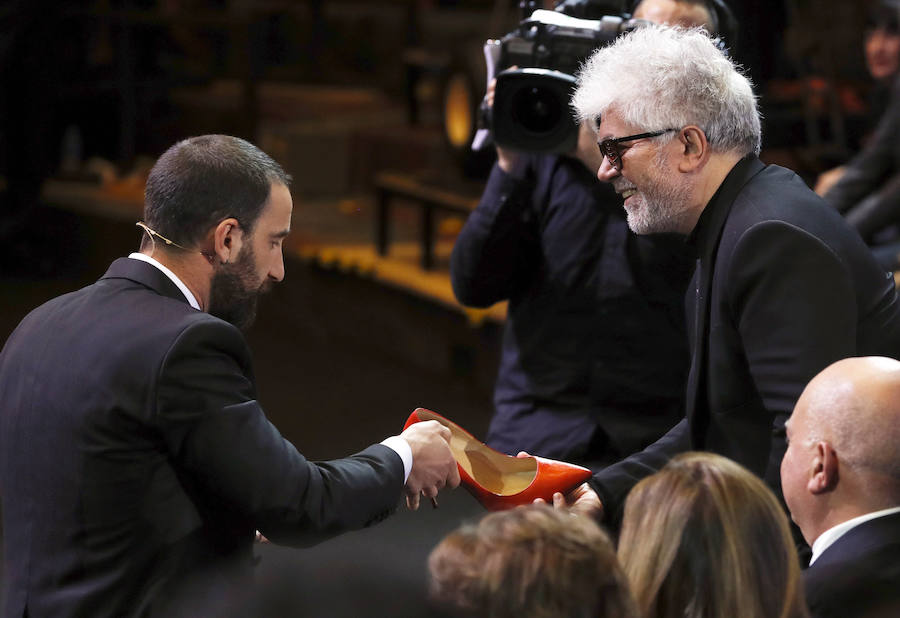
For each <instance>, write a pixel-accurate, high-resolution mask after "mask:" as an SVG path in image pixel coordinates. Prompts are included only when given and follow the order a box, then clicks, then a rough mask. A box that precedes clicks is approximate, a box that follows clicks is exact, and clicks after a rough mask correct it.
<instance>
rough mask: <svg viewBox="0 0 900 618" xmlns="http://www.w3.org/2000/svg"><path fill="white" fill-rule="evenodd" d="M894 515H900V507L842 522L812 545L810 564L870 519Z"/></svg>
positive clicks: (820, 536) (824, 533) (821, 535)
mask: <svg viewBox="0 0 900 618" xmlns="http://www.w3.org/2000/svg"><path fill="white" fill-rule="evenodd" d="M894 513H900V506H895V507H893V508H890V509H883V510H881V511H875V512H873V513H866V514H865V515H860V516H859V517H854V518H853V519H848V520H847V521H845V522H842V523H840V524H838V525H836V526H834V527H833V528H829V529H828V530H826V531H825V532H823V533H822V534H820V535H819V538H817V539H816V540H815V541H813V544H812V558H810V559H809V564H810V565H812V563H813V562H815V561H816V560H817V559H818V558H819V556H821V555H822V552H824V551H825V550H826V549H828V548H829V547H831V545H832V544H833V543H834V542H835V541H837V540H838V539H839V538H841V537H842V536H844V535H845V534H847V533H848V532H850V530H852V529H853V528H855V527H856V526H858V525H860V524H861V523H864V522H867V521H869V520H870V519H875V518H876V517H884V516H885V515H893V514H894Z"/></svg>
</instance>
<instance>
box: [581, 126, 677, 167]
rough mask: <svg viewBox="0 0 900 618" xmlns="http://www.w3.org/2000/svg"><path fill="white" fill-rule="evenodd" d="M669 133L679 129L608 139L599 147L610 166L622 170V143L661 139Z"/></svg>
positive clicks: (600, 142)
mask: <svg viewBox="0 0 900 618" xmlns="http://www.w3.org/2000/svg"><path fill="white" fill-rule="evenodd" d="M669 131H678V129H663V130H662V131H651V132H650V133H638V134H637V135H626V136H625V137H608V138H606V139H604V140H601V141H599V142H597V147H598V148H600V152H601V153H602V154H603V156H604V157H606V158H607V160H609V164H610V165H612V166H613V167H614V168H616V169H617V170H621V169H622V152H621V151H620V150H619V144H621V143H622V142H631V141H634V140H636V139H644V138H647V137H659V136H660V135H662V134H663V133H668V132H669Z"/></svg>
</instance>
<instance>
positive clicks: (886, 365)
mask: <svg viewBox="0 0 900 618" xmlns="http://www.w3.org/2000/svg"><path fill="white" fill-rule="evenodd" d="M800 399H801V401H800V402H798V406H797V407H798V408H799V407H801V403H803V404H805V405H804V406H803V407H804V411H803V412H804V413H805V414H806V415H807V416H808V417H809V418H810V419H811V420H812V423H811V427H810V432H811V435H810V437H811V438H813V439H823V440H828V441H830V442H831V444H832V446H834V448H835V450H837V452H838V454H839V455H840V456H841V459H842V460H844V462H845V463H847V464H849V465H853V466H864V467H868V468H871V469H872V470H873V471H874V472H880V473H883V474H888V475H892V476H895V477H898V478H900V449H898V448H897V447H898V444H900V362H898V361H896V360H894V359H892V358H883V357H876V356H870V357H865V358H847V359H844V360H842V361H838V362H836V363H834V364H833V365H831V366H829V367H828V368H826V369H825V370H824V371H822V372H821V373H820V374H819V375H817V376H816V377H815V378H813V380H812V381H811V382H810V383H809V385H808V386H807V387H806V389H805V390H804V392H803V394H802V395H801V398H800ZM804 399H805V400H806V401H803V400H804Z"/></svg>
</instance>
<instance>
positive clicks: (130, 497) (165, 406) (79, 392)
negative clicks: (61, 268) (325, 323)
mask: <svg viewBox="0 0 900 618" xmlns="http://www.w3.org/2000/svg"><path fill="white" fill-rule="evenodd" d="M0 402H2V406H0V492H2V493H0V496H2V500H3V531H4V542H5V547H4V550H5V551H4V571H5V577H4V582H3V583H4V586H5V595H4V598H5V600H4V608H3V616H6V617H8V618H12V617H14V616H15V617H19V616H23V615H25V613H26V609H27V613H28V615H31V616H144V615H162V614H165V613H167V610H165V609H164V608H163V606H164V605H165V603H166V602H167V601H168V600H170V599H172V598H174V597H175V596H177V594H176V593H177V591H178V590H179V588H180V587H181V586H182V585H183V584H185V583H186V582H188V581H191V583H192V585H194V584H197V582H202V585H200V584H197V585H196V586H195V587H194V590H195V592H196V593H197V594H215V593H214V592H209V590H210V588H209V587H210V586H211V587H213V588H215V587H216V586H224V587H227V585H228V581H229V578H228V577H226V574H228V575H229V576H230V575H231V574H233V573H238V574H246V572H247V571H249V570H250V568H251V566H252V552H251V546H252V541H253V536H254V529H258V530H260V531H261V532H262V533H263V534H264V535H265V536H267V537H268V538H269V539H271V540H272V541H274V542H276V543H282V544H289V545H305V544H312V543H315V542H317V541H319V540H322V539H324V538H327V537H328V536H331V535H334V534H337V533H339V532H342V531H344V530H348V529H353V528H359V527H363V526H366V525H369V524H370V523H373V522H375V521H378V520H380V519H383V518H384V517H386V516H387V515H388V514H389V513H390V512H392V510H393V509H395V508H396V505H397V502H398V499H399V498H400V495H401V490H402V486H403V464H402V461H401V460H400V457H399V456H398V455H397V454H396V453H395V452H393V451H392V450H391V449H389V448H387V447H385V446H382V445H374V446H371V447H369V448H368V449H366V450H365V451H363V452H362V453H359V454H356V455H354V456H352V457H348V458H346V459H341V460H337V461H331V462H327V463H322V464H314V463H311V462H309V461H307V460H306V459H304V457H303V456H302V455H301V454H300V453H298V452H297V450H296V449H295V448H294V446H293V445H291V444H290V443H289V442H287V441H286V440H285V439H284V438H282V436H281V435H280V434H279V433H278V431H277V430H276V429H275V427H274V426H272V425H271V424H270V423H269V421H268V420H267V419H266V417H265V415H264V414H263V411H262V409H261V408H260V406H259V403H258V402H257V401H256V393H255V387H254V379H253V373H252V368H251V363H250V355H249V350H248V349H247V346H246V343H245V341H244V338H243V336H242V335H241V333H240V332H239V331H238V330H237V329H236V328H235V327H234V326H232V325H231V324H228V323H226V322H224V321H222V320H219V319H218V318H215V317H212V316H210V315H209V314H206V313H203V312H200V311H196V310H194V309H193V308H191V307H190V305H188V303H187V302H186V301H185V298H184V296H183V295H182V294H181V292H180V291H179V290H178V289H177V287H176V286H175V285H174V284H173V283H172V282H171V280H169V279H168V278H166V276H165V275H164V274H163V273H162V272H160V271H159V270H158V269H157V268H155V267H154V266H152V265H150V264H147V263H145V262H141V261H138V260H132V259H119V260H117V261H115V262H114V263H113V264H112V265H111V267H110V268H109V270H108V272H107V273H106V274H105V275H104V276H103V278H102V279H100V280H99V281H98V282H97V283H95V284H93V285H91V286H88V287H86V288H84V289H82V290H79V291H77V292H73V293H71V294H67V295H64V296H61V297H59V298H56V299H54V300H51V301H50V302H48V303H46V304H44V305H42V306H41V307H39V308H37V309H35V310H34V311H32V312H31V313H30V314H29V315H28V316H27V317H26V318H25V319H24V320H23V321H22V323H21V324H20V325H19V326H18V328H17V329H16V330H15V332H14V333H13V334H12V335H11V336H10V338H9V340H8V341H7V342H6V345H5V347H4V349H3V352H2V354H0ZM222 589H223V588H221V587H220V588H219V590H220V591H221V590H222ZM224 589H225V590H227V588H224ZM204 590H206V591H205V592H204Z"/></svg>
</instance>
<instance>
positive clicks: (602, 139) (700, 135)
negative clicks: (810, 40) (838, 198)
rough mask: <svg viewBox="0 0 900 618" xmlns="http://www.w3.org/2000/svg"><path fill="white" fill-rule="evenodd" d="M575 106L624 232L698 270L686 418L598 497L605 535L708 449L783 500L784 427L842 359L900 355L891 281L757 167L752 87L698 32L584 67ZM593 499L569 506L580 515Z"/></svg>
mask: <svg viewBox="0 0 900 618" xmlns="http://www.w3.org/2000/svg"><path fill="white" fill-rule="evenodd" d="M573 102H574V106H575V108H576V109H577V112H578V115H579V116H580V118H581V119H582V120H588V121H590V122H593V123H594V126H596V128H597V136H598V138H599V140H598V144H599V147H600V150H601V152H602V153H603V155H604V160H603V163H602V165H601V167H600V169H599V171H598V176H599V178H600V179H601V180H604V181H607V182H610V183H612V184H613V186H614V188H615V189H616V191H617V192H618V193H619V194H620V195H621V196H622V198H623V199H624V202H625V210H626V211H627V215H628V223H629V225H630V227H631V228H632V229H633V230H634V231H635V232H637V233H639V234H648V233H655V232H675V233H679V234H682V235H684V236H686V237H687V243H688V247H689V248H690V249H691V250H692V251H693V252H694V254H695V256H696V267H695V272H694V276H693V279H692V281H691V284H690V286H689V288H688V292H687V299H686V300H687V303H686V305H687V311H688V313H687V321H688V333H689V338H690V341H689V345H690V348H691V369H690V373H689V377H688V380H687V390H686V408H685V411H686V416H685V418H684V419H683V420H682V421H681V422H680V423H678V424H677V425H676V426H675V427H673V428H672V429H671V430H670V431H669V432H668V433H667V434H666V435H665V436H663V437H662V438H660V440H659V441H657V442H656V443H654V444H653V445H651V446H649V447H648V448H646V449H645V450H644V451H642V452H640V453H637V454H635V455H633V456H631V457H629V458H627V459H625V460H623V461H621V462H619V463H617V464H614V465H613V466H610V467H609V468H607V469H605V470H603V471H602V472H600V473H598V474H597V475H595V477H594V479H593V481H592V488H593V489H594V490H595V491H596V492H597V494H598V495H599V498H600V501H601V502H602V504H603V508H604V509H605V511H606V513H607V516H609V517H610V518H611V519H613V520H614V519H615V517H616V516H617V514H618V510H619V508H620V507H621V504H622V501H623V499H624V497H625V495H626V494H627V493H628V490H629V489H630V488H631V487H632V486H633V485H634V484H635V483H636V482H637V481H638V480H639V479H640V478H642V477H644V476H647V475H648V474H650V473H652V472H653V471H655V470H657V469H659V468H660V467H662V466H663V465H664V464H665V462H666V461H668V459H669V458H670V457H671V456H672V455H674V454H675V453H678V452H681V451H685V450H707V451H713V452H717V453H720V454H722V455H725V456H727V457H730V458H732V459H734V460H735V461H737V462H739V463H741V464H742V465H744V466H746V467H747V468H749V469H750V470H752V471H753V472H755V473H756V474H758V475H759V476H760V477H762V478H763V479H765V480H766V481H767V482H768V483H769V485H770V486H771V487H772V488H773V489H775V490H776V494H777V495H780V493H781V491H780V482H779V465H780V462H781V458H782V455H783V454H784V450H785V443H784V436H783V428H784V422H785V420H786V419H787V418H788V416H789V415H790V413H791V410H792V409H793V407H794V404H795V403H796V401H797V399H798V398H799V396H800V393H801V392H802V390H803V388H804V386H805V385H806V384H807V382H809V380H810V379H811V378H812V377H813V376H814V375H816V374H817V373H818V372H819V371H821V370H822V369H824V368H825V367H827V366H828V365H830V364H831V363H832V362H834V361H836V360H839V359H841V358H845V357H848V356H857V355H880V356H890V357H897V356H900V304H898V299H897V294H896V292H895V290H894V284H893V280H892V279H891V278H890V276H889V275H888V274H886V273H884V272H883V271H882V270H881V269H879V267H878V266H877V265H876V263H875V261H874V259H873V258H872V256H871V254H870V253H869V251H868V249H867V248H866V246H865V245H864V244H863V242H862V240H861V239H860V238H859V236H858V235H857V234H856V233H855V232H853V231H852V230H851V229H850V228H849V227H848V226H847V225H846V223H845V222H844V221H843V220H842V219H841V217H840V216H839V215H837V214H836V213H835V212H834V210H833V209H832V208H830V207H829V206H828V205H826V204H825V203H824V202H823V201H822V200H821V199H819V197H818V196H816V195H815V193H813V192H812V191H811V190H810V189H809V188H807V186H806V185H805V184H804V183H803V181H802V180H801V179H800V178H799V177H797V176H796V175H795V174H794V173H793V172H791V171H789V170H786V169H784V168H781V167H778V166H774V165H768V166H767V165H765V164H763V163H762V162H761V161H760V160H759V158H758V157H757V154H758V153H759V150H760V142H761V130H760V121H759V113H758V111H757V107H756V99H755V97H754V95H753V90H752V87H751V84H750V82H749V81H748V79H747V78H746V77H744V76H743V75H742V74H741V72H740V71H739V70H738V68H737V67H736V66H735V65H734V63H733V62H732V61H731V60H729V59H728V58H727V57H726V56H724V55H723V54H722V53H721V52H720V51H719V50H718V49H717V48H716V47H715V45H714V44H713V42H712V41H711V40H710V39H709V37H708V36H706V35H705V34H704V31H702V30H682V29H677V28H675V29H673V28H664V27H659V26H648V27H646V28H639V29H637V30H635V31H634V32H632V33H630V34H629V35H626V36H624V37H622V38H620V39H619V40H617V41H616V42H615V43H613V44H612V45H610V46H608V47H605V48H602V49H600V50H598V51H597V52H595V54H594V55H593V56H592V57H591V58H590V59H589V61H588V62H587V63H586V65H585V66H584V68H583V70H582V72H581V74H580V76H579V87H578V89H577V91H576V93H575V96H574V101H573ZM597 497H598V496H595V495H593V494H592V493H591V492H585V491H583V490H581V491H580V492H578V494H577V495H573V496H569V499H570V500H572V499H574V500H576V501H577V502H578V503H580V505H581V506H585V507H588V508H589V503H590V502H591V501H593V504H594V506H595V507H596V500H597ZM561 499H562V497H561V496H557V501H558V502H560V501H561Z"/></svg>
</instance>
